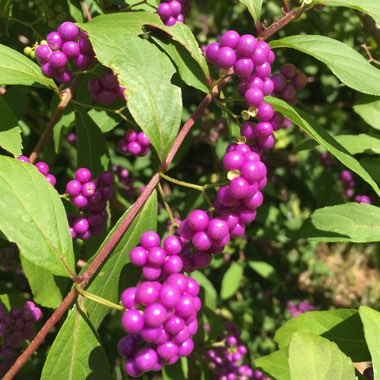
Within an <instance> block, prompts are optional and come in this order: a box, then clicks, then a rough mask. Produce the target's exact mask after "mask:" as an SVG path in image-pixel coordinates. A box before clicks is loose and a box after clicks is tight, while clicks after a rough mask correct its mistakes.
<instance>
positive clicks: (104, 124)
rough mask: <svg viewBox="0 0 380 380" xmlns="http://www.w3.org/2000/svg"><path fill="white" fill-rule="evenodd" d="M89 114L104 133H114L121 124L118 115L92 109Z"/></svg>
mask: <svg viewBox="0 0 380 380" xmlns="http://www.w3.org/2000/svg"><path fill="white" fill-rule="evenodd" d="M88 114H89V115H90V117H91V119H92V120H93V121H94V122H95V123H96V125H97V126H98V127H99V129H100V130H101V131H102V133H107V132H109V131H112V130H113V129H114V128H115V127H116V126H117V125H118V124H119V123H120V119H118V117H116V115H110V114H109V113H107V112H106V111H99V110H95V109H92V110H90V111H89V112H88Z"/></svg>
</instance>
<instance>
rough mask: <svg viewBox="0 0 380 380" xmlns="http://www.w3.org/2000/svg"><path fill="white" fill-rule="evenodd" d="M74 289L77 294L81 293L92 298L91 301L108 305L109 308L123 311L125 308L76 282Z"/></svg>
mask: <svg viewBox="0 0 380 380" xmlns="http://www.w3.org/2000/svg"><path fill="white" fill-rule="evenodd" d="M75 289H76V290H77V291H78V293H79V294H81V295H82V296H84V297H86V298H88V299H90V300H92V301H95V302H97V303H100V304H101V305H104V306H108V307H110V308H111V309H115V310H120V311H125V308H124V307H123V306H121V305H118V304H116V303H113V302H111V301H108V300H106V299H104V298H102V297H99V296H97V295H95V294H93V293H90V292H88V291H86V290H84V289H83V288H82V287H81V286H80V285H79V284H77V285H76V286H75Z"/></svg>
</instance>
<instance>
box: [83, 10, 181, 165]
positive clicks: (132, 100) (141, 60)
mask: <svg viewBox="0 0 380 380" xmlns="http://www.w3.org/2000/svg"><path fill="white" fill-rule="evenodd" d="M136 15H137V17H135V18H133V17H132V18H131V16H130V14H129V13H128V14H112V15H104V16H98V17H96V18H95V19H94V20H93V21H92V22H90V23H87V24H83V25H82V27H83V28H84V29H85V30H86V31H87V32H88V33H89V36H90V39H91V42H92V44H93V47H94V50H95V52H96V56H97V59H98V60H99V61H100V62H101V63H102V64H104V65H105V66H107V67H110V68H111V69H112V70H113V71H114V73H116V74H118V78H119V82H120V83H121V85H122V86H124V87H125V88H126V96H127V101H128V103H127V104H128V109H129V111H130V113H131V114H132V116H133V118H134V119H135V121H136V123H137V124H138V125H139V126H140V127H141V129H142V130H143V131H144V132H145V133H146V135H147V136H148V137H149V139H150V140H151V142H152V145H153V146H154V147H155V149H156V151H157V153H158V156H159V158H160V160H161V161H163V160H165V157H166V154H167V152H168V150H169V148H170V147H171V145H172V143H173V141H174V139H175V137H176V135H177V132H178V129H179V126H180V121H181V113H182V102H181V90H180V88H179V87H176V86H174V85H173V84H172V83H171V79H172V76H173V74H174V73H175V68H174V66H173V64H172V62H171V61H170V59H169V58H168V57H167V55H166V54H165V53H163V52H162V51H161V50H160V49H159V48H158V47H157V46H156V45H154V44H152V43H150V42H149V41H147V40H145V39H142V38H140V37H137V36H135V35H136V34H138V33H140V32H141V24H142V19H141V17H142V16H141V15H144V16H146V20H149V18H153V21H156V18H157V16H155V17H153V16H154V15H150V14H149V13H145V12H137V13H136Z"/></svg>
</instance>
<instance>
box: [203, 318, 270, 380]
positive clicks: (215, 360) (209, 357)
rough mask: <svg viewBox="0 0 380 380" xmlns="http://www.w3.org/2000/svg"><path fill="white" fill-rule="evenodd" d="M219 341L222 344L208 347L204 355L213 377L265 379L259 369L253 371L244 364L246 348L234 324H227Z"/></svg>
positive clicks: (219, 378)
mask: <svg viewBox="0 0 380 380" xmlns="http://www.w3.org/2000/svg"><path fill="white" fill-rule="evenodd" d="M219 342H222V343H223V344H224V346H223V347H216V348H212V349H209V350H208V351H207V354H206V355H205V360H206V362H207V364H208V367H209V368H210V369H211V370H212V372H213V373H214V377H213V379H217V380H229V379H262V380H266V379H267V378H266V377H265V376H263V375H262V373H261V372H260V371H255V372H254V371H253V370H252V368H250V367H249V366H248V365H247V364H244V356H245V355H246V354H247V352H248V349H247V347H246V346H245V345H244V344H242V343H241V341H240V331H239V330H238V329H237V328H236V327H235V326H233V325H230V324H227V329H226V331H225V332H224V333H223V335H222V336H221V337H220V339H219Z"/></svg>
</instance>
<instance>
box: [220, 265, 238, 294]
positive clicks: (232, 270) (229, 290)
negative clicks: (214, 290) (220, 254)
mask: <svg viewBox="0 0 380 380" xmlns="http://www.w3.org/2000/svg"><path fill="white" fill-rule="evenodd" d="M243 271H244V268H243V266H242V265H241V264H239V263H236V262H235V261H234V262H232V263H231V265H230V267H229V268H228V269H227V271H226V273H225V274H224V276H223V279H222V288H221V290H220V296H221V297H222V299H224V300H225V299H227V298H230V297H232V296H233V295H234V294H236V292H237V290H238V289H239V287H240V281H241V279H242V278H243Z"/></svg>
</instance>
